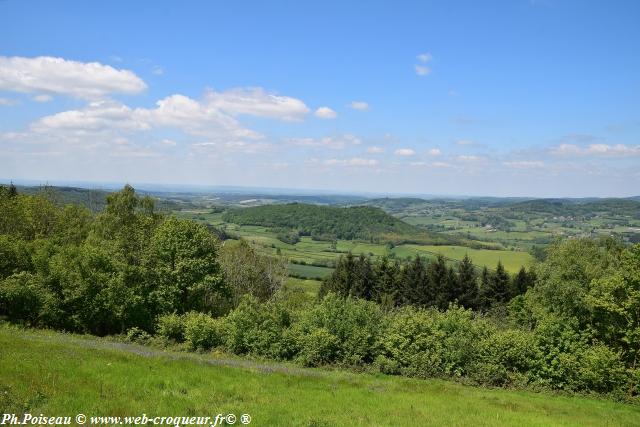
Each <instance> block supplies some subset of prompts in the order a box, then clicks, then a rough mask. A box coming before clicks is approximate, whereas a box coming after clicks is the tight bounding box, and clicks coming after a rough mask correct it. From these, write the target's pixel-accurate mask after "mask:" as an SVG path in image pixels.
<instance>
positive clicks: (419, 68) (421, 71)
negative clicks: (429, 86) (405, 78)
mask: <svg viewBox="0 0 640 427" xmlns="http://www.w3.org/2000/svg"><path fill="white" fill-rule="evenodd" d="M414 68H415V70H416V74H417V75H419V76H426V75H427V74H429V73H430V72H431V68H429V67H426V66H424V65H416V66H415V67H414Z"/></svg>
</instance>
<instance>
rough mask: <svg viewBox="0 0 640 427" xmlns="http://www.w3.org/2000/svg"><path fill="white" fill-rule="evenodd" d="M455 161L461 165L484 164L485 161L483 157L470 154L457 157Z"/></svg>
mask: <svg viewBox="0 0 640 427" xmlns="http://www.w3.org/2000/svg"><path fill="white" fill-rule="evenodd" d="M456 160H458V161H459V162H462V163H485V162H486V161H487V159H486V158H485V157H482V156H476V155H472V154H471V155H466V154H463V155H460V156H457V157H456Z"/></svg>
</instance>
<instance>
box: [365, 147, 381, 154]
mask: <svg viewBox="0 0 640 427" xmlns="http://www.w3.org/2000/svg"><path fill="white" fill-rule="evenodd" d="M367 153H370V154H381V153H384V148H382V147H375V146H374V147H369V148H367Z"/></svg>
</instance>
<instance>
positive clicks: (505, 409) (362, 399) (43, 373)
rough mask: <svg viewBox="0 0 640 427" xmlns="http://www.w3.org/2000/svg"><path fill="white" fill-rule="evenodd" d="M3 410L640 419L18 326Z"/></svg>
mask: <svg viewBox="0 0 640 427" xmlns="http://www.w3.org/2000/svg"><path fill="white" fill-rule="evenodd" d="M0 410H1V411H2V412H4V413H24V412H30V413H34V414H45V415H56V416H58V415H59V416H63V415H67V416H72V417H74V416H75V414H78V413H83V414H86V415H87V416H136V415H141V414H143V413H145V414H147V415H149V416H152V415H154V416H155V415H157V416H213V417H215V415H216V414H218V413H222V414H228V413H234V414H236V415H237V416H238V417H239V416H240V414H250V416H251V425H255V426H327V427H329V426H342V425H353V426H360V425H362V426H413V425H416V424H419V425H424V426H430V425H454V426H467V425H474V426H489V425H496V424H497V423H498V424H500V425H517V426H605V425H606V426H637V425H638V424H639V423H640V407H638V406H633V405H625V404H621V403H615V402H612V401H608V400H599V399H591V398H587V397H579V396H572V397H565V396H561V395H551V394H542V393H533V392H525V391H517V390H503V389H485V388H477V387H470V386H465V385H462V384H458V383H455V382H452V381H443V380H417V379H408V378H402V377H393V376H385V375H381V374H375V375H374V374H368V373H351V372H346V371H340V370H330V369H307V368H299V367H295V366H293V365H289V364H283V363H275V362H268V363H267V362H263V361H257V360H250V359H247V358H243V359H239V358H235V357H233V356H228V355H225V354H221V353H206V354H193V353H182V352H176V351H169V350H159V349H156V348H152V347H146V346H141V345H137V344H128V343H123V342H117V341H114V340H109V339H101V338H95V337H89V336H77V335H70V334H62V333H54V332H49V331H41V330H23V329H18V328H16V327H13V326H7V325H1V326H0ZM236 424H238V425H239V423H236Z"/></svg>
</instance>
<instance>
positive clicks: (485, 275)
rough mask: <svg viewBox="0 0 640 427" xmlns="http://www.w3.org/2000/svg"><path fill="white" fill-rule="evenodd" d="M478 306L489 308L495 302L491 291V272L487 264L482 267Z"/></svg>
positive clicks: (484, 308) (483, 308)
mask: <svg viewBox="0 0 640 427" xmlns="http://www.w3.org/2000/svg"><path fill="white" fill-rule="evenodd" d="M478 302H479V304H478V308H479V309H481V310H487V309H489V308H490V307H491V305H492V304H493V295H492V291H491V274H489V270H488V269H487V266H484V267H483V268H482V274H480V295H479V301H478Z"/></svg>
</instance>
